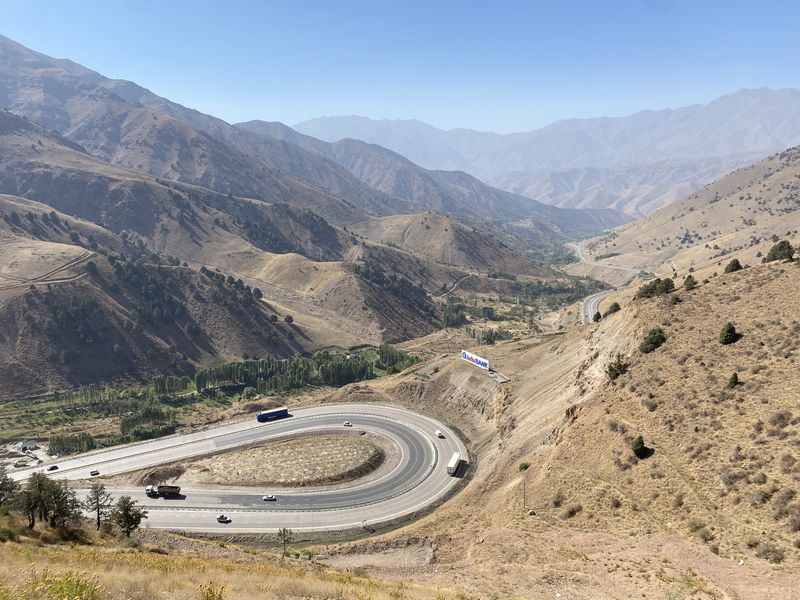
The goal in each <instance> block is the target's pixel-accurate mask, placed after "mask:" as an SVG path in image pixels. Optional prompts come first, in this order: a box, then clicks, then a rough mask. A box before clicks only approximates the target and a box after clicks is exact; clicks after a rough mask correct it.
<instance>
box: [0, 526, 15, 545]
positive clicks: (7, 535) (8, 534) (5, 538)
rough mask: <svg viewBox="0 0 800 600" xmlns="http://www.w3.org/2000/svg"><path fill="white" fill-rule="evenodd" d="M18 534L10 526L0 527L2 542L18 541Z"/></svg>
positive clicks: (0, 539) (0, 541)
mask: <svg viewBox="0 0 800 600" xmlns="http://www.w3.org/2000/svg"><path fill="white" fill-rule="evenodd" d="M16 541H17V534H16V533H14V531H13V530H11V529H9V528H8V527H0V543H3V542H16Z"/></svg>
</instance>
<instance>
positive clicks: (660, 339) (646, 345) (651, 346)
mask: <svg viewBox="0 0 800 600" xmlns="http://www.w3.org/2000/svg"><path fill="white" fill-rule="evenodd" d="M666 341H667V335H666V334H665V333H664V330H663V329H661V328H660V327H658V328H656V329H651V330H650V331H649V332H647V335H646V336H645V338H644V340H643V341H642V343H641V344H639V350H640V351H641V352H642V353H643V354H648V353H650V352H652V351H653V350H655V349H656V348H658V347H660V346H661V345H662V344H663V343H664V342H666Z"/></svg>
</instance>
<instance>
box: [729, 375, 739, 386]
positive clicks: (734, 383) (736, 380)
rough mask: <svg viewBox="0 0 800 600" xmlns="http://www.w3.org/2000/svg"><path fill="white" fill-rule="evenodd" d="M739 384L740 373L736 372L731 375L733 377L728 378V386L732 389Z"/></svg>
mask: <svg viewBox="0 0 800 600" xmlns="http://www.w3.org/2000/svg"><path fill="white" fill-rule="evenodd" d="M737 385H739V375H738V374H737V373H734V374H733V375H731V378H730V379H729V380H728V387H729V388H730V389H733V388H735V387H736V386H737Z"/></svg>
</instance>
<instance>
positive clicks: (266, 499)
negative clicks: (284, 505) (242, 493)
mask: <svg viewBox="0 0 800 600" xmlns="http://www.w3.org/2000/svg"><path fill="white" fill-rule="evenodd" d="M261 499H262V500H263V501H264V502H275V500H277V499H278V497H277V496H275V495H274V494H267V495H266V496H261Z"/></svg>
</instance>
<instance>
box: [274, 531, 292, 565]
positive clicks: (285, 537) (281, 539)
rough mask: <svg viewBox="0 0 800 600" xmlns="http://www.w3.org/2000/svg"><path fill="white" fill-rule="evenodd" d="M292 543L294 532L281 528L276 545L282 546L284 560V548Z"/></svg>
mask: <svg viewBox="0 0 800 600" xmlns="http://www.w3.org/2000/svg"><path fill="white" fill-rule="evenodd" d="M292 541H294V532H293V531H292V530H291V529H289V528H287V527H281V528H280V529H279V530H278V543H280V544H283V554H282V557H283V558H286V546H288V545H289V544H291V543H292Z"/></svg>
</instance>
